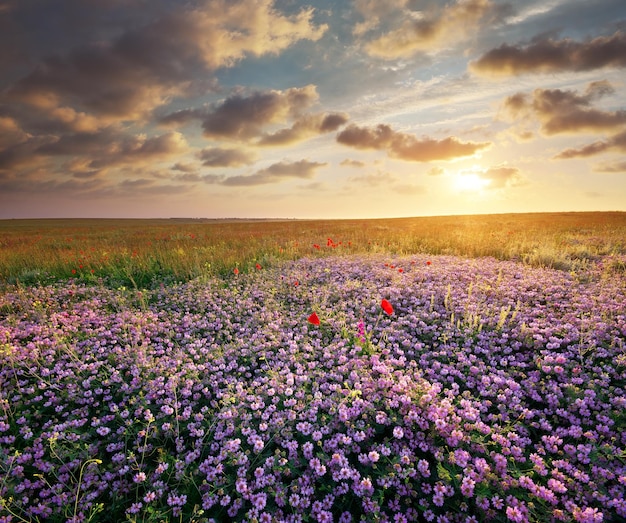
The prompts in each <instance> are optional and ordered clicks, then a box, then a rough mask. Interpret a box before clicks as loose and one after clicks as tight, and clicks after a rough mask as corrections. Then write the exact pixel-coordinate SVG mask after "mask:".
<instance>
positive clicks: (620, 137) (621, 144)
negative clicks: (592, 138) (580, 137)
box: [555, 131, 626, 160]
mask: <svg viewBox="0 0 626 523" xmlns="http://www.w3.org/2000/svg"><path fill="white" fill-rule="evenodd" d="M605 152H621V153H626V131H624V132H621V133H619V134H617V135H615V136H612V137H611V138H609V139H608V140H600V141H597V142H593V143H590V144H588V145H585V146H582V147H579V148H577V149H576V148H572V149H566V150H564V151H562V152H560V153H559V154H557V155H556V156H555V158H558V159H561V160H562V159H567V158H580V157H583V158H584V157H588V156H595V155H597V154H602V153H605Z"/></svg>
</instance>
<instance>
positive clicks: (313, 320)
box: [308, 312, 320, 325]
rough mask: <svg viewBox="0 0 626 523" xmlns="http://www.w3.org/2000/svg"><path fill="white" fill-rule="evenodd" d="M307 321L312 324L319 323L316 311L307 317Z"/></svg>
mask: <svg viewBox="0 0 626 523" xmlns="http://www.w3.org/2000/svg"><path fill="white" fill-rule="evenodd" d="M308 322H309V323H311V324H313V325H319V324H320V319H319V317H318V316H317V313H315V312H314V313H313V314H311V315H310V316H309V317H308Z"/></svg>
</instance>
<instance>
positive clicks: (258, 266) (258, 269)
mask: <svg viewBox="0 0 626 523" xmlns="http://www.w3.org/2000/svg"><path fill="white" fill-rule="evenodd" d="M256 270H257V271H260V270H261V264H260V263H257V264H256Z"/></svg>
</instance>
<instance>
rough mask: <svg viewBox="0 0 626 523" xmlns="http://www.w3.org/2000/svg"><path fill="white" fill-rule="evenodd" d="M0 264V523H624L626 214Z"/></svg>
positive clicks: (183, 229)
mask: <svg viewBox="0 0 626 523" xmlns="http://www.w3.org/2000/svg"><path fill="white" fill-rule="evenodd" d="M0 248H1V250H0V275H1V279H2V290H1V291H0V406H1V408H0V523H6V522H16V521H20V522H24V521H29V522H30V521H42V522H43V521H53V522H57V521H58V522H62V521H63V522H64V521H71V522H86V521H105V522H109V521H110V522H116V521H131V522H161V521H163V522H165V521H194V522H198V523H200V522H220V521H246V522H266V523H269V522H283V521H284V522H300V521H303V522H333V521H338V522H345V523H348V522H351V521H354V522H357V521H368V522H394V523H402V522H408V521H427V522H437V523H443V522H479V521H496V522H505V521H514V522H524V521H532V522H545V521H564V522H569V521H575V522H582V523H585V522H601V521H605V522H608V521H626V501H625V498H626V430H625V429H626V378H625V376H626V214H625V213H563V214H537V215H501V216H467V217H440V218H415V219H408V218H407V219H394V220H355V221H336V222H335V221H263V222H261V221H255V222H252V221H251V222H244V221H232V222H224V221H222V222H210V223H209V222H207V223H203V222H201V221H197V220H196V221H191V220H189V221H187V220H164V221H155V220H151V221H134V220H133V221H104V220H101V221H85V220H80V221H73V220H71V221H65V220H63V221H58V222H57V221H52V220H50V221H30V220H28V221H26V220H24V221H5V222H0Z"/></svg>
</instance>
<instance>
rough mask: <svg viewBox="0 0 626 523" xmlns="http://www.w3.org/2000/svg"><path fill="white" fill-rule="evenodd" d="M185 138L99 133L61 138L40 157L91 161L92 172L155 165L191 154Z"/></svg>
mask: <svg viewBox="0 0 626 523" xmlns="http://www.w3.org/2000/svg"><path fill="white" fill-rule="evenodd" d="M187 150H188V144H187V141H186V140H185V137H184V136H183V135H182V134H180V133H177V132H170V133H165V134H162V135H159V136H154V137H151V138H148V137H147V136H146V135H143V134H142V135H135V136H133V135H121V136H118V135H117V134H115V133H114V132H113V131H112V130H106V131H104V132H99V133H75V134H68V135H64V136H62V137H60V138H59V139H57V140H55V141H54V142H48V143H45V144H43V145H41V146H40V147H38V148H37V149H36V150H35V151H34V154H37V155H40V156H71V155H73V156H77V157H80V158H86V157H88V158H89V159H90V160H89V163H88V166H89V168H92V169H93V168H96V169H97V168H103V167H110V166H114V165H123V164H135V163H151V162H153V161H158V160H166V159H167V158H170V157H176V156H178V155H180V154H183V153H185V152H187Z"/></svg>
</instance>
